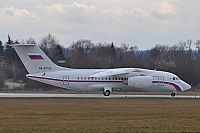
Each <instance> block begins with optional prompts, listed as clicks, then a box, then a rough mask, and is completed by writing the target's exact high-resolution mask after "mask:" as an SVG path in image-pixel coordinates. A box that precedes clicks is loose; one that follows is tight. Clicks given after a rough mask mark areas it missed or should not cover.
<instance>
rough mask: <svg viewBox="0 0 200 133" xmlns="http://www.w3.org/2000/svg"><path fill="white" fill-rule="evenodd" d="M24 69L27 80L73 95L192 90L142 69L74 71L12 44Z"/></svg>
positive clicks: (167, 75)
mask: <svg viewBox="0 0 200 133" xmlns="http://www.w3.org/2000/svg"><path fill="white" fill-rule="evenodd" d="M10 46H12V47H13V48H14V49H15V51H16V53H17V54H18V56H19V57H20V59H21V61H22V62H23V64H24V66H25V68H26V69H27V71H28V74H27V75H26V77H27V78H29V79H32V80H35V81H39V82H42V83H46V84H49V85H53V86H57V87H61V88H65V89H70V90H76V91H103V95H104V96H109V95H110V94H111V93H112V92H113V91H124V92H127V91H148V92H171V96H172V97H174V96H175V94H176V93H177V92H179V91H186V90H189V89H190V88H191V86H190V85H189V84H187V83H186V82H184V81H183V80H181V79H180V78H179V77H178V76H176V75H175V74H173V73H169V72H165V71H157V70H150V69H142V68H114V69H73V68H66V67H61V66H58V65H56V64H54V63H53V62H52V61H51V60H50V59H49V58H48V57H47V55H46V54H45V53H44V52H43V51H42V50H41V49H40V48H39V46H38V45H36V44H12V45H10Z"/></svg>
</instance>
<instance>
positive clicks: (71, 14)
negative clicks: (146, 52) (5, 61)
mask: <svg viewBox="0 0 200 133" xmlns="http://www.w3.org/2000/svg"><path fill="white" fill-rule="evenodd" d="M48 33H51V34H52V35H54V36H56V38H57V39H58V40H59V42H60V43H61V44H62V45H64V46H69V45H71V44H72V42H73V41H77V40H79V39H89V40H92V42H94V43H98V42H101V43H104V42H107V43H111V42H114V43H115V44H116V45H117V46H120V45H121V43H127V44H130V45H131V46H134V45H137V46H138V47H139V49H150V48H152V47H153V46H155V45H156V44H169V45H174V44H176V43H178V42H179V41H187V40H188V39H192V40H193V41H195V40H197V39H200V0H76V1H73V0H32V1H30V0H0V40H2V41H3V42H6V41H7V34H10V36H11V38H12V39H13V40H16V39H17V40H19V41H21V40H22V39H25V40H27V39H28V38H29V37H32V38H34V39H35V40H36V42H40V40H41V38H42V37H44V36H45V35H47V34H48Z"/></svg>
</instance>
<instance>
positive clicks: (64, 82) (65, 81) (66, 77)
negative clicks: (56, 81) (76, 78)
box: [63, 76, 69, 85]
mask: <svg viewBox="0 0 200 133" xmlns="http://www.w3.org/2000/svg"><path fill="white" fill-rule="evenodd" d="M63 85H69V76H63Z"/></svg>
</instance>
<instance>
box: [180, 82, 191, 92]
mask: <svg viewBox="0 0 200 133" xmlns="http://www.w3.org/2000/svg"><path fill="white" fill-rule="evenodd" d="M181 86H182V90H183V91H186V90H189V89H191V86H190V85H189V84H187V83H186V82H184V81H182V83H181Z"/></svg>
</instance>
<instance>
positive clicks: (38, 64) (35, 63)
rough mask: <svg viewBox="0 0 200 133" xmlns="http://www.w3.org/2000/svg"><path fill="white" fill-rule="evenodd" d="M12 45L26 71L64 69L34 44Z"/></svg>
mask: <svg viewBox="0 0 200 133" xmlns="http://www.w3.org/2000/svg"><path fill="white" fill-rule="evenodd" d="M11 46H13V47H14V49H15V51H16V52H17V54H18V56H19V57H20V59H21V61H22V62H23V64H24V66H25V67H26V69H27V71H28V73H31V74H33V73H41V72H50V71H59V70H65V69H66V68H64V67H60V66H57V65H56V64H54V63H53V62H52V61H51V60H50V59H49V58H48V57H47V55H46V54H45V53H44V52H43V51H42V50H41V49H40V48H39V46H38V45H35V44H14V45H11Z"/></svg>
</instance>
